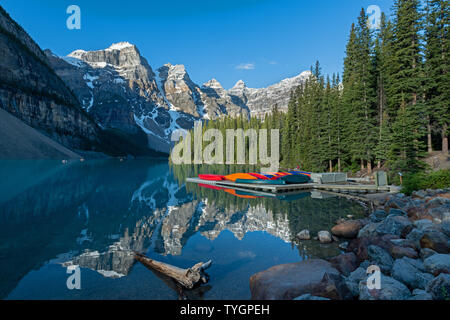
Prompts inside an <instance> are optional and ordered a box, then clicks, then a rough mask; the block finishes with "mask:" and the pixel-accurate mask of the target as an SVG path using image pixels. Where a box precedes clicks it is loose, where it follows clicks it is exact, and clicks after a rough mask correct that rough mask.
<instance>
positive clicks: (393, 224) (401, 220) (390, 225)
mask: <svg viewBox="0 0 450 320" xmlns="http://www.w3.org/2000/svg"><path fill="white" fill-rule="evenodd" d="M411 227H412V223H411V221H409V220H408V218H406V217H404V216H399V215H389V216H387V218H386V219H385V220H384V221H383V222H381V224H380V225H379V226H378V227H377V229H376V232H377V233H378V234H379V235H383V234H393V235H396V236H401V235H402V233H404V232H405V231H407V228H411Z"/></svg>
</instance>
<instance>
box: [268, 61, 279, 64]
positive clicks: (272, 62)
mask: <svg viewBox="0 0 450 320" xmlns="http://www.w3.org/2000/svg"><path fill="white" fill-rule="evenodd" d="M269 64H278V62H276V61H269Z"/></svg>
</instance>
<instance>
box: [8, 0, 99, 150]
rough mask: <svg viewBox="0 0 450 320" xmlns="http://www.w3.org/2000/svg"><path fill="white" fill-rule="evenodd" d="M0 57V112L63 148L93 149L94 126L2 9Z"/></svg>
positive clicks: (63, 84)
mask: <svg viewBox="0 0 450 320" xmlns="http://www.w3.org/2000/svg"><path fill="white" fill-rule="evenodd" d="M0 9H1V8H0ZM0 56H1V57H2V58H1V59H0V108H3V109H5V110H6V111H8V112H9V113H11V114H12V115H14V116H15V117H17V118H18V119H20V120H22V121H23V122H25V123H26V124H28V125H29V126H31V127H33V128H35V129H38V130H39V131H41V132H43V133H45V134H46V135H47V136H49V137H51V138H53V139H55V140H57V141H58V142H60V143H62V144H63V145H65V146H68V147H71V148H79V149H89V147H90V146H92V145H95V143H96V142H97V140H98V137H97V126H96V124H95V123H94V122H93V121H92V120H91V119H90V118H89V117H88V115H87V114H86V113H85V112H84V111H83V110H81V108H80V104H79V102H78V100H77V98H76V97H75V96H74V95H73V94H72V92H71V91H70V90H69V89H68V88H67V87H66V85H65V83H64V82H63V81H61V79H60V78H59V77H58V76H57V74H56V73H55V72H54V71H53V70H52V69H51V68H50V67H49V62H48V60H47V58H46V56H45V54H44V53H43V52H42V50H41V49H40V48H39V46H38V45H37V44H36V43H35V42H34V41H33V39H31V38H30V37H29V36H28V34H27V33H26V32H25V31H24V30H23V29H22V28H21V27H20V26H19V25H17V24H16V23H15V21H13V20H12V19H11V18H10V17H9V16H8V15H7V13H6V12H5V11H3V9H1V10H0Z"/></svg>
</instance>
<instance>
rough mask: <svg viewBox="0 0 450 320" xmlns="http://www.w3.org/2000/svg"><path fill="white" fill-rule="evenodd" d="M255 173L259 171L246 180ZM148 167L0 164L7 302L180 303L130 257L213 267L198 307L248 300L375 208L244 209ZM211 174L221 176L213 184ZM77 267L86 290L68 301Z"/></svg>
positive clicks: (299, 205) (271, 202) (330, 203)
mask: <svg viewBox="0 0 450 320" xmlns="http://www.w3.org/2000/svg"><path fill="white" fill-rule="evenodd" d="M247 169H248V170H251V169H252V168H247ZM202 170H203V171H204V172H210V173H228V172H227V171H231V172H233V170H234V171H238V170H246V168H233V167H231V168H228V167H210V168H208V167H204V168H200V167H182V166H177V167H172V168H171V167H169V165H168V164H167V163H166V162H155V161H150V160H133V161H125V162H119V161H118V160H115V159H111V160H95V161H94V160H93V161H87V162H84V163H78V162H74V163H70V164H69V165H62V164H61V163H60V162H59V161H0V177H1V180H0V298H2V299H55V298H57V299H177V298H179V297H180V294H179V292H177V290H176V288H173V287H171V285H170V279H169V280H168V279H165V278H164V276H162V275H159V274H156V273H152V272H150V271H149V270H147V269H146V268H145V267H143V266H141V265H140V264H136V262H135V260H134V257H133V251H138V252H143V253H146V254H147V255H148V256H150V257H151V258H154V259H157V260H160V261H163V262H166V263H170V264H173V265H176V266H179V267H182V268H186V267H190V266H192V265H193V264H195V263H197V262H199V261H208V260H209V259H212V260H213V267H211V269H210V270H208V273H209V274H210V275H211V280H210V283H209V285H208V287H205V288H202V289H198V290H197V291H194V292H187V293H185V294H184V297H185V298H189V299H247V298H249V297H250V291H249V287H248V279H249V277H250V276H251V275H252V274H253V273H255V272H258V271H261V270H264V269H266V268H269V267H271V266H273V265H275V264H280V263H288V262H296V261H300V260H302V259H307V258H310V257H327V256H331V255H334V254H336V253H338V252H339V249H338V247H337V244H331V245H321V244H319V243H318V242H316V241H304V242H301V243H299V242H297V240H295V239H294V238H295V235H296V234H297V233H298V232H299V231H301V230H303V229H309V230H310V231H311V232H312V233H313V234H314V233H316V232H317V231H319V230H327V229H329V228H331V226H333V224H334V221H335V220H337V219H338V218H339V217H344V216H347V215H349V214H351V215H353V216H355V217H360V216H362V215H364V214H365V211H366V208H364V207H363V206H362V205H361V204H359V203H357V202H355V201H351V200H348V199H345V198H339V197H328V196H327V195H325V194H320V193H317V192H316V193H313V194H311V193H304V194H303V195H300V196H297V197H295V198H294V199H273V198H240V197H236V196H234V195H232V194H229V193H227V192H223V191H221V190H211V189H207V188H201V187H199V186H197V185H192V184H189V185H185V183H184V181H185V178H186V177H187V176H194V175H196V174H198V173H199V172H200V171H202ZM211 171H213V172H211ZM70 265H78V266H80V267H81V272H82V289H81V290H68V289H67V287H66V280H67V277H68V276H69V275H68V274H67V273H66V267H67V266H70Z"/></svg>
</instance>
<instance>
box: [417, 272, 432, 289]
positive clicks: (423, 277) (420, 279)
mask: <svg viewBox="0 0 450 320" xmlns="http://www.w3.org/2000/svg"><path fill="white" fill-rule="evenodd" d="M433 279H434V276H433V275H432V274H431V273H426V272H420V273H418V274H417V276H416V280H417V288H420V289H425V288H426V287H427V285H428V283H429V282H430V281H431V280H433Z"/></svg>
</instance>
